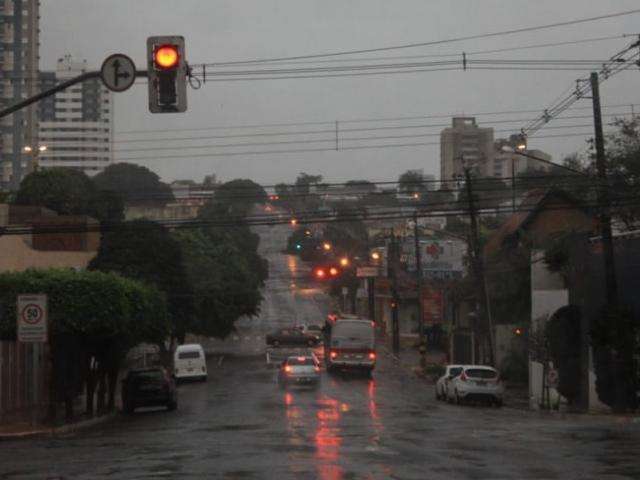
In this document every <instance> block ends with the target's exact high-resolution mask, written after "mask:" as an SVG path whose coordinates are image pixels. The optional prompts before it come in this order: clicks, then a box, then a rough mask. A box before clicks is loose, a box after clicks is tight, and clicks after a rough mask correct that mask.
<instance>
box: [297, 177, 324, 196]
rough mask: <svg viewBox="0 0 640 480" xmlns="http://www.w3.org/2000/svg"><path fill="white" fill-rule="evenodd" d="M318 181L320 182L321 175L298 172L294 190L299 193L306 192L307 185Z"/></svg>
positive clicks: (307, 189) (307, 190) (307, 191)
mask: <svg viewBox="0 0 640 480" xmlns="http://www.w3.org/2000/svg"><path fill="white" fill-rule="evenodd" d="M320 182H322V175H309V174H308V173H305V172H300V175H298V178H296V185H295V191H296V193H299V194H308V193H309V187H310V186H311V185H317V184H318V183H320Z"/></svg>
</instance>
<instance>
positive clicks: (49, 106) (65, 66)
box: [37, 55, 113, 175]
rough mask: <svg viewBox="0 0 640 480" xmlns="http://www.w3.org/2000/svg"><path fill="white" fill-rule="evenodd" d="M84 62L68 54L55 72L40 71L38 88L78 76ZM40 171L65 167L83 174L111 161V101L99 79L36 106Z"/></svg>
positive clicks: (72, 88) (102, 166)
mask: <svg viewBox="0 0 640 480" xmlns="http://www.w3.org/2000/svg"><path fill="white" fill-rule="evenodd" d="M86 71H87V62H86V60H83V61H76V60H74V59H73V58H72V57H71V56H70V55H66V56H65V57H63V58H60V59H59V60H58V63H57V66H56V71H55V72H42V74H41V75H40V81H41V84H42V88H49V87H51V86H53V85H55V84H56V83H60V82H61V81H65V80H68V79H70V78H72V77H75V76H78V75H81V74H82V73H84V72H86ZM39 116H40V144H41V145H42V146H44V147H46V150H44V151H41V152H38V153H37V155H38V165H39V167H41V168H51V167H65V168H74V169H77V170H82V171H84V172H85V173H86V174H87V175H95V174H96V173H99V172H101V171H102V170H104V169H105V168H106V167H107V166H109V165H110V164H111V163H112V162H113V151H112V145H113V98H112V94H111V92H110V91H109V90H107V88H106V87H105V86H104V85H102V82H101V81H100V79H98V78H96V79H90V80H87V81H85V82H83V83H82V84H80V85H74V86H73V87H71V88H69V89H67V90H65V91H63V92H60V93H58V94H56V95H54V96H51V97H49V98H47V99H45V100H44V101H42V102H40V104H39Z"/></svg>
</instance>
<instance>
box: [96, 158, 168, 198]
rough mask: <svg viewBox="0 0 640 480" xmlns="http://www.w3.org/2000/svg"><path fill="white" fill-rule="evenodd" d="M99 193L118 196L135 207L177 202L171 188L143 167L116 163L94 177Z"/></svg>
mask: <svg viewBox="0 0 640 480" xmlns="http://www.w3.org/2000/svg"><path fill="white" fill-rule="evenodd" d="M93 181H94V182H95V184H96V187H97V188H98V190H99V191H103V192H105V191H106V192H113V193H116V194H118V195H119V196H120V197H121V198H122V199H123V200H124V202H125V203H127V204H133V205H158V204H159V205H166V204H167V203H170V202H173V201H175V198H174V197H173V192H172V190H171V187H169V185H167V184H166V183H163V182H161V181H160V177H159V176H158V175H156V174H155V173H154V172H152V171H151V170H149V169H148V168H146V167H143V166H142V165H136V164H133V163H114V164H112V165H109V166H108V167H107V168H105V169H104V170H103V171H102V172H100V173H99V174H97V175H96V176H95V177H93Z"/></svg>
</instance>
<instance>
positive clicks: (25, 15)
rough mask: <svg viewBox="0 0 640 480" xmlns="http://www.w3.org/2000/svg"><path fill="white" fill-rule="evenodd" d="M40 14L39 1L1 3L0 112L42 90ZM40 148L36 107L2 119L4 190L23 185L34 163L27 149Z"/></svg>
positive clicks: (0, 160)
mask: <svg viewBox="0 0 640 480" xmlns="http://www.w3.org/2000/svg"><path fill="white" fill-rule="evenodd" d="M39 10H40V2H39V0H0V108H5V107H8V106H10V105H12V104H14V103H16V102H19V101H20V100H24V99H25V98H28V97H30V96H33V95H35V94H36V93H37V92H38V90H39V88H38V81H37V79H38V64H39V59H40V57H39V46H40V44H39V32H40V29H39V19H40V14H39ZM37 144H38V117H37V107H36V106H31V107H27V108H25V109H22V110H20V111H18V112H15V113H14V114H12V115H9V116H7V117H4V118H2V119H0V187H1V188H3V189H9V188H16V187H17V186H18V185H19V184H20V181H21V180H22V177H23V176H24V174H25V172H26V171H27V170H28V168H29V165H30V162H31V154H30V153H27V152H25V147H31V146H35V145H37ZM27 150H29V149H27ZM30 150H31V151H32V152H33V151H34V149H33V148H31V149H30Z"/></svg>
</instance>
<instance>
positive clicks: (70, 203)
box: [14, 168, 124, 221]
mask: <svg viewBox="0 0 640 480" xmlns="http://www.w3.org/2000/svg"><path fill="white" fill-rule="evenodd" d="M14 203H15V204H16V205H33V206H42V207H47V208H49V209H51V210H53V211H55V212H57V213H59V214H61V215H90V216H92V217H94V218H96V219H98V220H111V221H114V220H121V219H122V218H123V217H124V213H123V212H124V205H123V203H122V201H121V200H120V198H119V197H118V196H116V195H113V194H111V193H108V192H100V191H98V189H97V188H96V186H95V184H94V183H93V181H92V180H91V179H90V178H89V177H88V176H87V175H86V174H85V173H84V172H81V171H78V170H73V169H69V168H48V169H45V170H39V171H37V172H32V173H30V174H29V175H27V176H26V177H25V179H24V180H23V181H22V183H21V184H20V189H19V190H18V192H17V193H16V197H15V201H14Z"/></svg>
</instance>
